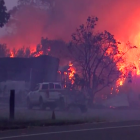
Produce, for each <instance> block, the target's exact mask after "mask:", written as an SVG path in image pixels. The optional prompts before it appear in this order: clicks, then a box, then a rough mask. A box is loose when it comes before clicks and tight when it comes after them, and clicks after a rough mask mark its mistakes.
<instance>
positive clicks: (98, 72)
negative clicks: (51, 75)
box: [69, 17, 132, 99]
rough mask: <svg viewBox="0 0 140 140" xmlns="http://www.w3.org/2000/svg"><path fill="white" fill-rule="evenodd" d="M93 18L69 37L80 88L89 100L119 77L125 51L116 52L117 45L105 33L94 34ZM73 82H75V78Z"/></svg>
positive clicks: (112, 37) (96, 19) (111, 37)
mask: <svg viewBox="0 0 140 140" xmlns="http://www.w3.org/2000/svg"><path fill="white" fill-rule="evenodd" d="M97 21H98V18H97V17H88V19H87V22H86V24H85V25H84V24H82V25H80V27H79V28H78V29H77V30H76V32H75V33H74V34H73V35H72V41H71V42H70V45H69V49H70V52H71V54H72V58H73V59H74V60H75V64H76V66H77V67H76V68H77V69H79V71H80V75H81V77H82V78H83V79H84V81H83V83H84V88H85V89H87V90H88V93H89V95H90V97H91V99H93V98H94V95H95V94H96V93H97V92H99V91H101V90H102V89H104V88H105V87H107V86H110V85H112V84H114V83H115V82H116V81H117V79H118V78H119V77H120V76H121V71H120V70H119V64H120V63H122V62H123V61H124V60H123V56H124V55H125V53H126V52H127V51H128V50H129V49H131V48H132V47H131V46H129V48H128V50H127V51H126V52H121V51H119V50H118V46H119V45H120V44H121V43H120V42H117V41H116V40H115V38H114V36H113V35H112V34H110V33H109V32H107V31H104V32H95V26H96V22H97ZM75 80H76V79H75Z"/></svg>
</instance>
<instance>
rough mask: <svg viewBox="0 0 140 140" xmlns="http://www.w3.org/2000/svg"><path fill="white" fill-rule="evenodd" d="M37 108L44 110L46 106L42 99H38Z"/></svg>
mask: <svg viewBox="0 0 140 140" xmlns="http://www.w3.org/2000/svg"><path fill="white" fill-rule="evenodd" d="M39 107H40V109H41V110H45V109H46V106H45V104H44V102H43V99H42V98H40V99H39Z"/></svg>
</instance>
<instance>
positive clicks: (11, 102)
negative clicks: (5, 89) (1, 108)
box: [9, 90, 15, 120]
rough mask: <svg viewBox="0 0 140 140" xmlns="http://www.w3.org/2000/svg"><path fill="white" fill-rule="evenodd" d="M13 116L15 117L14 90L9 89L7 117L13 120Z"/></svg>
mask: <svg viewBox="0 0 140 140" xmlns="http://www.w3.org/2000/svg"><path fill="white" fill-rule="evenodd" d="M14 118H15V90H11V91H10V100H9V119H10V120H14Z"/></svg>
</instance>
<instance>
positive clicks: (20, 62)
mask: <svg viewBox="0 0 140 140" xmlns="http://www.w3.org/2000/svg"><path fill="white" fill-rule="evenodd" d="M58 67H59V59H58V58H55V57H51V56H48V55H42V56H39V57H31V58H16V57H15V58H0V82H2V81H7V80H13V81H26V82H31V88H33V87H34V85H35V84H36V83H40V82H44V81H46V82H50V81H56V78H57V71H58Z"/></svg>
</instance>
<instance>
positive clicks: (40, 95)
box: [27, 82, 65, 110]
mask: <svg viewBox="0 0 140 140" xmlns="http://www.w3.org/2000/svg"><path fill="white" fill-rule="evenodd" d="M62 91H63V89H62V86H61V84H60V83H55V82H44V83H39V84H37V85H36V87H35V89H34V90H33V91H30V92H29V93H28V95H27V107H28V109H32V108H33V107H35V106H38V107H40V109H41V110H44V109H46V107H49V108H50V109H54V108H56V107H58V106H59V107H64V104H65V103H64V98H63V94H62Z"/></svg>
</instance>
